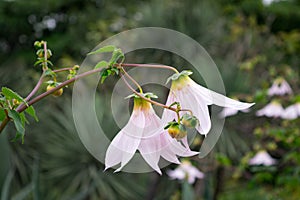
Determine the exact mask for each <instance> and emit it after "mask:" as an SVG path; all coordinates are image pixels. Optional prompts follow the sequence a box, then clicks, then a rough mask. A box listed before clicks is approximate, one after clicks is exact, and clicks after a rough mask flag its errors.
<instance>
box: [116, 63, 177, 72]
mask: <svg viewBox="0 0 300 200" xmlns="http://www.w3.org/2000/svg"><path fill="white" fill-rule="evenodd" d="M120 65H121V66H122V67H149V68H160V69H169V70H173V71H174V72H175V73H176V74H179V72H178V70H177V69H176V68H174V67H171V66H168V65H153V64H133V63H122V64H120Z"/></svg>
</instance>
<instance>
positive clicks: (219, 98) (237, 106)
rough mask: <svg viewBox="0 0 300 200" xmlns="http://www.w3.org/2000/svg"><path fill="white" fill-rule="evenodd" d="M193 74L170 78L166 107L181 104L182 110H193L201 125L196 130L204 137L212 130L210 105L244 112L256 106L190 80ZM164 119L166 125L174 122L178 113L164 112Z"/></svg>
mask: <svg viewBox="0 0 300 200" xmlns="http://www.w3.org/2000/svg"><path fill="white" fill-rule="evenodd" d="M191 74H192V72H189V71H182V72H181V73H179V74H174V75H173V76H171V77H170V78H169V80H170V79H171V80H172V85H171V88H170V93H169V96H168V99H167V102H166V105H171V104H172V103H174V102H179V103H180V105H181V108H183V109H189V110H192V111H193V114H194V116H195V117H197V118H198V120H199V125H198V126H197V127H196V129H197V130H198V131H199V133H200V134H202V135H206V134H207V133H208V132H209V130H210V128H211V121H210V115H209V110H208V105H211V104H215V105H218V106H221V107H228V108H232V109H234V110H244V109H247V108H249V107H251V106H252V105H254V103H251V104H250V103H243V102H239V101H236V100H233V99H230V98H228V97H226V96H224V95H221V94H218V93H216V92H214V91H211V90H209V89H207V88H205V87H202V86H201V85H199V84H197V83H196V82H194V81H193V80H192V79H191V78H189V75H191ZM162 119H163V121H164V122H165V123H167V122H169V121H172V120H173V119H176V113H174V112H172V111H170V110H164V113H163V116H162Z"/></svg>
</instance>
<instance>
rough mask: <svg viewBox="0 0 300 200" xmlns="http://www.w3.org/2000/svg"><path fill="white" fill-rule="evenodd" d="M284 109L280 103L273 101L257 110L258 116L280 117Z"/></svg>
mask: <svg viewBox="0 0 300 200" xmlns="http://www.w3.org/2000/svg"><path fill="white" fill-rule="evenodd" d="M283 112H284V109H283V108H282V106H281V104H280V103H277V102H271V103H269V104H267V105H266V106H265V107H263V108H262V109H260V110H258V111H257V112H256V115H257V116H267V117H280V116H281V115H282V113H283Z"/></svg>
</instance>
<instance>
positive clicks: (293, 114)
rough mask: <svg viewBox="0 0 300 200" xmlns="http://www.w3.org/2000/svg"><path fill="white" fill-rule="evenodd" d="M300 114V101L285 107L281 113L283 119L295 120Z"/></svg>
mask: <svg viewBox="0 0 300 200" xmlns="http://www.w3.org/2000/svg"><path fill="white" fill-rule="evenodd" d="M299 116H300V103H295V104H293V105H290V106H289V107H287V108H286V109H284V111H283V113H282V114H281V118H282V119H288V120H293V119H296V118H298V117H299Z"/></svg>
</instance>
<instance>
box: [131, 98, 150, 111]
mask: <svg viewBox="0 0 300 200" xmlns="http://www.w3.org/2000/svg"><path fill="white" fill-rule="evenodd" d="M150 108H151V103H149V102H148V101H146V100H144V99H142V98H139V97H135V98H134V100H133V109H134V110H138V109H140V110H143V111H147V110H149V109H150Z"/></svg>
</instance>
